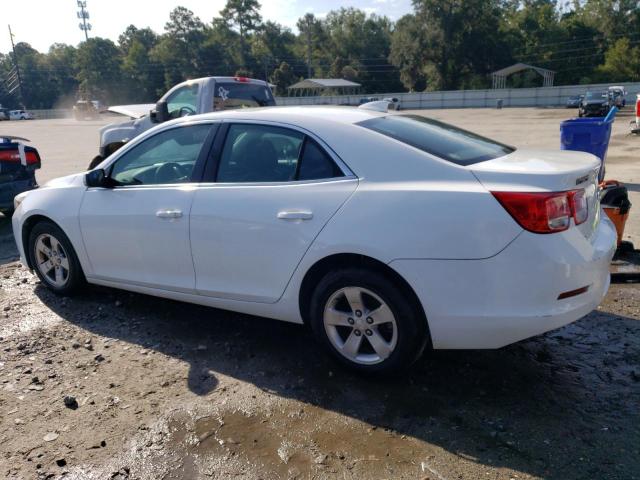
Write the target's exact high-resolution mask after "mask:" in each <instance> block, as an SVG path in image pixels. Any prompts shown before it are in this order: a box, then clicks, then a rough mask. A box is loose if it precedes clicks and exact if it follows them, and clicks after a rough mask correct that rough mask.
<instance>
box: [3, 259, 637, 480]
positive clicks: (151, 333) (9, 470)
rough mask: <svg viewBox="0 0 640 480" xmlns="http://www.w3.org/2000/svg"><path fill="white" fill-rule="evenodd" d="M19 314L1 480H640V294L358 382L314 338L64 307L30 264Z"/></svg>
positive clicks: (20, 286) (103, 303) (272, 327)
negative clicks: (488, 345) (491, 345)
mask: <svg viewBox="0 0 640 480" xmlns="http://www.w3.org/2000/svg"><path fill="white" fill-rule="evenodd" d="M25 280H26V283H24V282H25ZM5 307H9V309H8V310H7V311H6V312H4V313H6V314H7V316H6V317H4V316H3V317H2V318H0V337H2V340H1V341H0V345H1V350H0V418H1V419H2V421H1V422H0V477H2V478H20V479H22V478H62V477H63V476H64V478H78V479H85V478H90V479H91V478H95V479H104V478H123V479H124V478H139V479H157V478H166V479H182V478H185V479H186V478H220V479H222V478H225V479H226V478H231V477H234V478H248V479H258V478H318V479H324V478H340V479H344V478H347V479H350V478H354V479H355V478H389V479H391V478H394V479H395V478H407V479H415V478H420V479H438V480H442V479H447V480H450V479H478V478H490V479H530V478H552V479H595V478H597V479H625V480H629V479H634V478H640V477H639V473H638V472H639V471H640V468H639V467H640V441H639V440H640V414H639V411H638V400H640V367H639V365H640V335H639V334H640V322H638V318H639V316H640V290H639V289H638V287H637V286H635V285H617V286H614V287H613V288H612V290H611V292H610V293H609V295H608V297H607V299H606V302H605V303H604V305H603V306H602V308H600V309H599V310H598V311H595V312H593V313H592V314H591V315H589V316H587V317H585V318H584V319H582V320H580V321H579V322H576V323H575V324H573V325H570V326H568V327H566V328H563V329H561V330H559V331H555V332H551V333H549V334H547V335H543V336H540V337H536V338H534V339H531V340H528V341H525V342H521V343H519V344H516V345H513V346H510V347H507V348H504V349H501V350H497V351H460V352H436V353H434V354H432V355H431V356H429V357H426V358H424V359H423V360H421V361H420V362H419V364H418V365H416V367H415V368H414V369H412V371H410V372H408V374H407V375H406V376H403V377H400V378H396V379H387V380H374V379H364V378H358V377H355V376H353V375H351V374H349V373H346V372H344V371H343V370H341V369H340V368H339V367H337V366H336V365H335V364H334V363H333V362H331V361H330V360H328V359H327V358H326V357H325V356H324V354H323V353H322V351H321V350H320V349H319V348H318V347H317V346H316V345H315V343H314V342H313V341H312V339H311V336H310V334H309V333H308V332H307V331H306V330H305V329H304V328H302V327H298V326H294V325H288V324H284V323H281V322H276V321H271V320H266V319H261V318H255V317H249V316H244V315H238V314H234V313H229V312H223V311H218V310H213V309H207V308H203V307H198V306H193V305H186V304H182V303H178V302H171V301H166V300H161V299H156V298H153V297H147V296H143V295H135V294H130V293H126V292H122V291H117V290H111V289H103V288H89V289H88V290H87V291H86V292H85V293H84V294H83V295H82V296H79V297H76V298H73V299H61V298H59V297H56V296H55V295H53V294H51V293H50V292H49V291H48V290H46V289H45V288H43V287H42V286H41V285H40V284H39V283H38V282H37V281H36V279H35V277H33V276H32V275H31V274H30V273H29V272H27V271H26V270H24V269H23V268H22V267H20V266H18V265H17V264H16V263H8V264H5V265H4V266H2V267H0V311H2V310H4V308H5ZM34 387H37V388H34ZM66 396H69V397H74V398H75V400H76V401H77V404H78V407H77V408H76V409H72V408H68V407H67V406H66V401H64V398H65V397H66Z"/></svg>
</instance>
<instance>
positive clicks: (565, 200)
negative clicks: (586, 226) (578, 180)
mask: <svg viewBox="0 0 640 480" xmlns="http://www.w3.org/2000/svg"><path fill="white" fill-rule="evenodd" d="M491 193H492V194H493V196H494V197H495V198H496V200H498V202H500V204H501V205H502V206H503V207H504V208H505V210H506V211H507V212H509V214H510V215H511V216H512V217H513V219H514V220H515V221H516V222H518V224H519V225H520V226H521V227H522V228H524V229H525V230H528V231H530V232H534V233H554V232H562V231H564V230H567V229H568V228H569V226H570V225H571V218H573V219H574V221H575V224H576V225H579V224H581V223H583V222H585V221H586V220H587V217H588V216H589V209H588V205H587V199H586V197H585V192H584V190H571V191H569V192H533V193H531V192H491Z"/></svg>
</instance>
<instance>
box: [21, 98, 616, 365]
mask: <svg viewBox="0 0 640 480" xmlns="http://www.w3.org/2000/svg"><path fill="white" fill-rule="evenodd" d="M598 168H599V160H598V159H597V158H596V157H594V156H591V155H589V154H586V153H578V152H561V151H551V152H547V151H536V150H516V149H515V148H513V147H509V146H507V145H503V144H501V143H498V142H495V141H492V140H489V139H487V138H483V137H481V136H478V135H476V134H473V133H471V132H468V131H464V130H461V129H459V128H456V127H453V126H451V125H447V124H444V123H441V122H438V121H435V120H431V119H428V118H425V117H422V116H414V115H404V114H398V113H387V112H379V111H372V110H370V109H363V108H349V107H333V108H331V107H317V108H316V107H310V108H309V107H306V108H301V107H282V108H269V109H255V110H240V111H226V112H220V113H211V114H205V115H200V116H192V117H184V118H181V119H178V120H175V121H171V122H168V123H166V124H162V125H160V126H158V127H156V128H154V129H151V130H149V131H148V132H146V133H144V134H143V135H141V136H140V137H138V138H136V139H135V140H134V141H132V142H131V143H130V144H128V145H126V146H125V147H123V148H122V149H120V150H118V151H117V152H116V153H115V154H113V155H111V156H110V157H108V158H107V159H106V160H104V161H103V162H102V163H101V164H100V165H98V166H97V167H96V168H95V169H94V170H92V171H90V172H88V173H86V174H85V173H82V174H77V175H71V176H68V177H64V178H60V179H57V180H53V181H51V182H49V183H48V184H46V185H45V186H44V187H42V188H39V189H37V190H34V191H31V192H28V193H25V194H21V195H19V196H18V197H17V198H16V199H15V207H16V210H15V214H14V216H13V230H14V234H15V238H16V242H17V245H18V248H19V250H20V254H21V260H22V262H23V263H24V264H25V265H27V266H28V268H30V269H32V270H34V271H35V273H36V274H37V275H38V277H40V279H41V281H42V282H43V284H44V285H46V286H47V287H48V288H50V289H51V290H53V291H54V292H56V293H58V294H62V295H67V294H72V293H75V292H77V291H78V290H79V289H80V288H81V287H82V286H83V285H84V284H85V283H86V282H88V283H91V284H97V285H104V286H108V287H115V288H122V289H126V290H130V291H134V292H140V293H144V294H150V295H155V296H159V297H165V298H170V299H174V300H180V301H186V302H192V303H198V304H202V305H207V306H211V307H217V308H223V309H228V310H233V311H237V312H243V313H247V314H253V315H259V316H262V317H268V318H274V319H279V320H285V321H289V322H294V323H305V324H308V325H309V326H310V327H311V329H312V331H313V332H314V334H315V336H316V337H317V339H318V340H319V341H320V343H322V344H323V345H324V346H325V347H326V349H327V350H328V351H329V352H330V353H331V354H332V355H333V356H334V357H335V358H336V359H338V360H339V361H341V362H342V363H343V364H345V365H346V366H349V367H352V368H355V369H357V370H360V371H363V372H369V373H384V372H390V371H393V370H397V369H400V368H403V367H406V366H408V365H410V364H411V363H412V362H413V361H415V360H416V359H417V358H418V357H419V356H420V354H421V353H422V352H423V351H424V350H425V348H428V349H431V348H434V349H468V348H498V347H501V346H503V345H507V344H510V343H512V342H516V341H518V340H521V339H524V338H527V337H530V336H533V335H537V334H540V333H543V332H546V331H548V330H551V329H555V328H558V327H560V326H562V325H565V324H567V323H570V322H573V321H575V320H577V319H579V318H581V317H582V316H584V315H586V314H587V313H589V312H590V311H591V310H593V309H594V308H595V307H596V306H597V305H598V303H599V302H600V301H601V300H602V298H603V296H604V295H605V293H606V291H607V289H608V287H609V270H608V265H609V262H610V260H611V258H612V256H613V252H614V248H615V240H616V235H615V230H614V228H613V226H612V224H611V223H610V222H609V220H608V219H607V218H606V215H602V213H601V209H600V206H599V200H598V190H597V183H596V182H597V180H596V179H597V172H598Z"/></svg>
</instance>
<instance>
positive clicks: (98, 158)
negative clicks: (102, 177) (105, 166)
mask: <svg viewBox="0 0 640 480" xmlns="http://www.w3.org/2000/svg"><path fill="white" fill-rule="evenodd" d="M103 160H104V157H103V156H102V155H96V156H95V157H93V158H92V159H91V162H89V168H88V169H87V170H93V169H94V168H96V167H97V166H98V165H99V164H100V163H102V161H103Z"/></svg>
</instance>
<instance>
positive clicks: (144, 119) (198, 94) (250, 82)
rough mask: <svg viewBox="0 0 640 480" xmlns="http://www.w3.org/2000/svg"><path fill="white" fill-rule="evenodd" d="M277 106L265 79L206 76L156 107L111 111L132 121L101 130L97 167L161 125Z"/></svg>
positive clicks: (179, 87) (124, 107)
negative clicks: (178, 120) (190, 118)
mask: <svg viewBox="0 0 640 480" xmlns="http://www.w3.org/2000/svg"><path fill="white" fill-rule="evenodd" d="M275 104H276V102H275V99H274V97H273V93H272V91H271V88H270V86H269V84H268V83H267V82H265V81H264V80H256V79H252V78H246V77H205V78H198V79H195V80H187V81H186V82H182V83H179V84H178V85H176V86H175V87H173V88H171V89H170V90H169V91H168V92H167V93H165V94H164V95H163V96H162V98H160V100H158V102H157V103H156V104H155V105H120V106H114V107H110V108H109V110H110V111H112V112H116V113H121V114H124V115H127V116H129V117H132V120H130V121H128V122H122V123H113V124H110V125H106V126H105V127H103V128H102V129H101V130H100V151H99V155H98V156H97V157H95V158H94V159H93V160H92V161H91V164H90V166H89V169H92V168H94V167H95V166H96V165H97V164H99V163H100V162H102V160H104V159H105V158H107V157H108V156H109V155H111V154H112V153H113V152H115V151H116V150H118V149H119V148H120V147H121V146H122V145H124V144H125V143H127V142H128V141H130V140H131V139H133V138H135V137H136V136H138V135H140V134H141V133H143V132H145V131H147V130H149V129H150V128H151V127H153V126H154V125H156V124H158V123H162V122H166V121H168V120H173V119H175V118H180V117H184V116H187V115H197V114H200V113H208V112H213V111H217V110H229V109H236V108H251V107H268V106H274V105H275Z"/></svg>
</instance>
